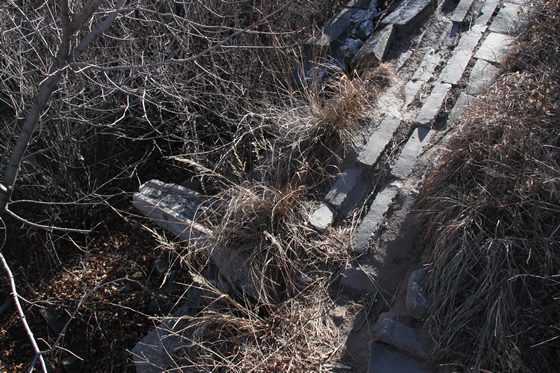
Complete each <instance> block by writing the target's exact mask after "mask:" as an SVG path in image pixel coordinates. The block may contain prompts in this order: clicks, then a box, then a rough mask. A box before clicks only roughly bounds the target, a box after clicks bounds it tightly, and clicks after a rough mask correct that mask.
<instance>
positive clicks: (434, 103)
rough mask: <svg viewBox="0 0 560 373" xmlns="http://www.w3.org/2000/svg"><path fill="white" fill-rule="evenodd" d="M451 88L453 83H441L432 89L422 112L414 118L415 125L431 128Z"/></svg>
mask: <svg viewBox="0 0 560 373" xmlns="http://www.w3.org/2000/svg"><path fill="white" fill-rule="evenodd" d="M450 89H451V84H447V83H440V84H436V86H435V87H434V88H433V89H432V92H431V93H430V97H428V99H427V100H426V102H425V103H424V105H423V106H422V109H420V113H419V114H418V116H417V117H416V119H415V120H414V126H418V127H425V128H431V127H432V124H433V122H434V120H435V119H436V117H437V115H438V114H439V112H440V111H441V106H442V105H443V102H444V101H445V98H446V97H447V93H448V92H449V90H450Z"/></svg>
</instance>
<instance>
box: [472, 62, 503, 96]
mask: <svg viewBox="0 0 560 373" xmlns="http://www.w3.org/2000/svg"><path fill="white" fill-rule="evenodd" d="M499 71H500V69H499V68H498V66H496V65H494V64H493V63H491V62H488V61H486V60H483V59H479V60H477V61H476V64H475V65H474V67H473V69H472V71H471V76H470V78H469V85H468V86H467V88H466V89H465V92H466V93H467V94H469V95H478V94H480V93H483V92H484V91H486V90H487V89H488V88H489V87H490V85H491V84H492V83H493V82H494V81H495V80H496V77H497V76H498V73H499Z"/></svg>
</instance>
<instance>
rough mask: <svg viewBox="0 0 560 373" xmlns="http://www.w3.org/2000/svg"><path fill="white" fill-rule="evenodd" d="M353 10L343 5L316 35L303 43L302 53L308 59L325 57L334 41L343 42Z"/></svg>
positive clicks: (350, 22)
mask: <svg viewBox="0 0 560 373" xmlns="http://www.w3.org/2000/svg"><path fill="white" fill-rule="evenodd" d="M354 11H355V10H353V9H352V8H348V7H345V8H343V9H342V10H341V11H340V12H339V13H338V14H337V15H336V16H335V17H333V18H331V19H330V20H329V21H328V22H327V23H326V24H325V26H324V27H323V28H322V29H321V30H320V31H319V33H318V34H317V35H315V36H313V37H312V38H310V39H309V40H307V41H306V42H305V43H304V44H303V54H304V55H305V56H306V57H307V58H310V59H315V58H317V57H327V56H328V55H329V54H330V52H331V44H332V43H333V42H334V41H339V42H341V43H342V42H344V39H345V38H346V35H347V33H348V30H349V29H350V26H351V25H352V20H351V18H352V14H353V12H354Z"/></svg>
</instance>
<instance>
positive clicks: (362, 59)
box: [352, 25, 396, 70]
mask: <svg viewBox="0 0 560 373" xmlns="http://www.w3.org/2000/svg"><path fill="white" fill-rule="evenodd" d="M395 38H396V31H395V28H394V26H393V25H387V26H386V27H384V28H383V29H381V30H379V31H377V32H376V33H374V34H373V35H372V36H371V37H370V38H369V39H368V40H367V41H366V43H365V44H364V45H363V46H362V47H361V48H360V50H359V51H358V53H356V56H355V57H354V59H353V60H352V65H353V66H355V67H356V68H358V69H360V70H367V69H369V68H371V67H373V66H376V65H377V64H379V62H381V61H383V58H385V55H386V54H387V51H388V49H389V47H390V46H391V44H392V43H393V41H394V40H395Z"/></svg>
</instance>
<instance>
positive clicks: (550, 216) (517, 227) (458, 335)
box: [420, 2, 560, 372]
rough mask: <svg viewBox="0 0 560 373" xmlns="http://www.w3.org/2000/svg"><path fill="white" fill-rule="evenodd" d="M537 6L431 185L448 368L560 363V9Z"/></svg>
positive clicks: (436, 286)
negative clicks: (516, 47)
mask: <svg viewBox="0 0 560 373" xmlns="http://www.w3.org/2000/svg"><path fill="white" fill-rule="evenodd" d="M535 10H536V12H537V14H536V19H535V20H534V21H533V22H532V24H531V25H530V27H529V28H528V29H527V30H526V31H525V32H524V33H523V35H521V37H520V38H519V42H520V44H519V47H518V49H517V51H516V53H515V54H513V55H512V56H511V57H510V58H509V59H508V61H507V63H506V64H505V67H504V75H503V76H502V77H501V79H500V80H499V81H498V82H497V83H496V84H495V85H494V86H493V87H492V89H491V90H490V92H489V93H488V94H487V95H486V96H485V97H484V98H482V99H481V100H479V101H478V103H477V105H476V106H474V107H472V108H470V109H469V110H468V111H467V113H466V114H464V115H463V117H462V121H461V123H460V125H459V128H458V129H457V134H456V135H454V136H453V137H452V139H451V140H450V141H449V143H448V144H447V147H446V148H447V150H446V152H445V154H444V155H443V156H442V158H441V163H440V164H439V165H438V166H437V167H436V170H435V171H434V172H433V173H432V174H431V175H430V177H429V178H428V180H427V181H426V183H425V185H424V187H423V190H422V197H421V203H420V206H421V208H422V210H423V211H422V222H423V224H425V226H426V230H425V234H424V243H425V245H426V247H427V248H428V250H430V251H431V258H430V259H429V261H430V265H429V275H428V283H429V289H430V294H431V298H432V301H433V306H432V318H431V319H430V320H429V327H430V329H431V331H432V332H433V335H434V336H435V338H436V342H437V344H438V345H437V355H435V356H434V360H439V361H444V362H448V363H449V364H446V365H445V366H447V367H448V368H449V371H457V370H462V369H464V370H465V371H469V370H471V369H472V370H474V371H500V372H513V371H521V372H554V371H557V370H558V364H559V355H558V351H560V338H559V336H560V320H559V319H558V314H559V313H558V312H559V310H560V302H559V297H558V295H559V294H560V287H559V282H558V269H559V268H560V231H559V227H560V143H559V139H560V104H559V102H560V70H559V66H560V53H559V50H558V46H559V45H560V33H559V30H560V7H559V5H558V2H548V3H546V4H544V3H540V4H539V5H538V6H537V7H536V8H535Z"/></svg>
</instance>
